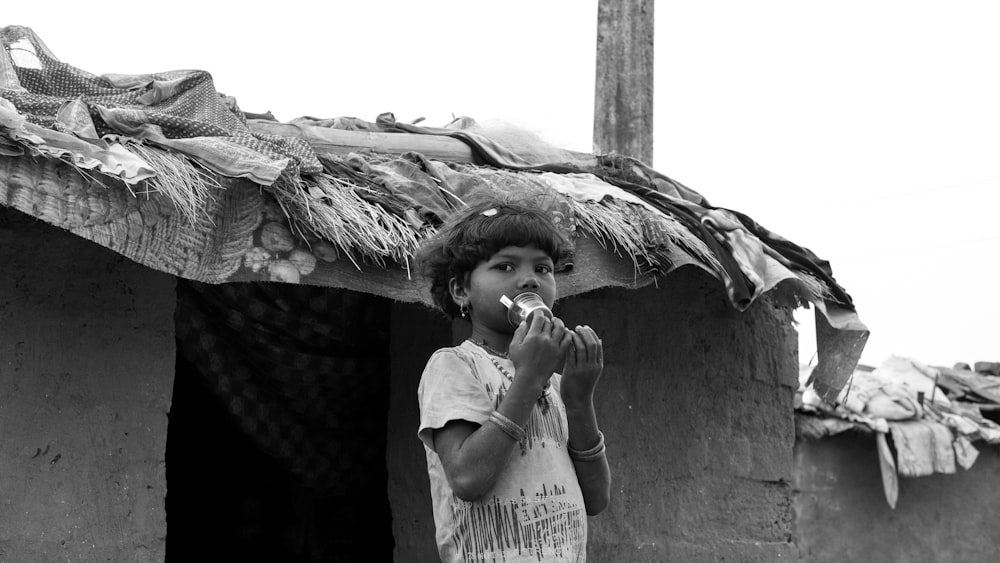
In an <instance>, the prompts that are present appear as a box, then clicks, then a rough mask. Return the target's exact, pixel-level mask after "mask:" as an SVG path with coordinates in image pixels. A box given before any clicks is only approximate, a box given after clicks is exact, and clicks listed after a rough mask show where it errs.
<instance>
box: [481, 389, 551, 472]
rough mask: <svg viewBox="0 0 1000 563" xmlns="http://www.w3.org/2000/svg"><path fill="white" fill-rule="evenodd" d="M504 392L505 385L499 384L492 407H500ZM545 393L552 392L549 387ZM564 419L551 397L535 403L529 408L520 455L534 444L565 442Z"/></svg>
mask: <svg viewBox="0 0 1000 563" xmlns="http://www.w3.org/2000/svg"><path fill="white" fill-rule="evenodd" d="M506 393H507V387H506V386H501V387H500V390H499V392H498V393H497V394H496V399H494V402H493V408H495V409H496V408H500V403H501V402H502V401H503V398H504V395H505V394H506ZM545 393H546V394H549V393H552V390H551V389H550V390H548V391H546V392H545ZM564 420H565V419H564V418H563V417H562V416H560V410H559V408H558V407H557V406H556V405H555V404H554V402H553V401H552V400H551V399H549V398H547V397H546V398H545V399H544V402H539V403H535V405H534V406H533V407H532V408H531V414H530V415H529V416H528V425H527V426H526V427H525V433H524V439H523V440H521V442H520V444H519V445H520V446H521V455H522V456H524V455H527V454H528V451H529V450H531V449H532V448H533V447H534V446H535V445H536V444H538V445H540V446H541V447H543V448H544V447H545V443H546V442H553V443H555V445H556V447H559V446H561V445H562V444H565V443H566V441H567V440H568V439H569V438H568V433H567V432H566V424H565V422H564Z"/></svg>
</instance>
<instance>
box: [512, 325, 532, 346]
mask: <svg viewBox="0 0 1000 563" xmlns="http://www.w3.org/2000/svg"><path fill="white" fill-rule="evenodd" d="M527 333H528V321H527V320H524V321H521V324H519V325H517V328H516V329H514V338H513V339H512V342H517V343H518V344H520V343H521V342H524V336H525V335H526V334H527Z"/></svg>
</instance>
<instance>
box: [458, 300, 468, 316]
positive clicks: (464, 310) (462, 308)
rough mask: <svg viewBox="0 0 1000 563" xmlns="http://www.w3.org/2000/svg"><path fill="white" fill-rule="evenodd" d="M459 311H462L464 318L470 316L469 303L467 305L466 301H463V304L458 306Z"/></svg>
mask: <svg viewBox="0 0 1000 563" xmlns="http://www.w3.org/2000/svg"><path fill="white" fill-rule="evenodd" d="M458 311H459V312H460V313H462V318H463V319H464V318H465V317H467V316H469V306H468V305H466V304H465V303H462V304H461V305H460V306H459V307H458Z"/></svg>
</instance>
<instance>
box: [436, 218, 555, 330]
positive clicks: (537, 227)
mask: <svg viewBox="0 0 1000 563" xmlns="http://www.w3.org/2000/svg"><path fill="white" fill-rule="evenodd" d="M508 246H534V247H535V248H538V249H539V250H541V251H542V252H545V253H546V254H548V255H549V257H550V258H552V262H553V263H558V262H560V261H563V260H564V259H566V258H567V257H568V254H569V246H570V245H569V241H568V240H567V239H566V237H565V236H563V234H562V233H561V232H559V229H558V228H557V227H556V226H555V224H554V223H553V222H552V219H551V218H550V217H549V215H548V214H547V213H546V212H545V211H543V210H541V209H539V208H538V207H529V206H526V205H521V204H517V203H499V202H483V203H479V204H476V205H473V206H471V207H468V208H466V209H463V210H461V211H458V212H456V213H455V214H454V215H452V216H451V217H449V218H448V219H447V220H446V221H445V223H444V225H442V227H441V229H440V230H439V231H438V233H437V234H436V235H434V236H433V237H431V238H430V239H429V240H428V241H426V242H425V243H424V244H423V246H421V248H420V250H419V251H418V253H417V265H418V268H419V271H420V273H421V274H422V275H423V276H424V277H425V278H427V279H428V280H429V281H430V293H431V299H432V300H433V302H434V304H435V305H436V306H437V307H438V308H439V309H441V311H443V312H444V313H445V314H446V315H448V316H449V317H452V318H454V317H456V316H458V315H459V313H460V311H459V307H458V305H456V304H455V302H454V301H453V300H452V298H451V292H450V290H449V287H448V283H449V281H450V280H451V279H452V278H457V279H459V280H464V279H465V277H466V276H467V275H468V274H469V273H471V272H472V270H474V269H476V266H478V265H479V264H480V263H482V262H484V261H486V260H489V259H490V257H491V256H493V255H494V254H496V253H497V252H499V251H500V250H502V249H504V248H506V247H508Z"/></svg>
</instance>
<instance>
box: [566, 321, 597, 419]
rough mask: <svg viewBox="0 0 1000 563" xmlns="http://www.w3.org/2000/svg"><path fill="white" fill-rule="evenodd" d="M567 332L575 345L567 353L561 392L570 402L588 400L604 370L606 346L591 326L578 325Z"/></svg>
mask: <svg viewBox="0 0 1000 563" xmlns="http://www.w3.org/2000/svg"><path fill="white" fill-rule="evenodd" d="M567 333H568V334H569V336H570V338H571V340H572V343H573V345H572V346H570V348H569V351H568V352H567V354H566V366H565V367H564V368H563V377H562V390H561V394H562V397H563V401H565V402H567V403H569V402H572V401H582V400H586V399H589V398H590V397H591V395H593V393H594V388H595V387H596V386H597V380H598V379H600V378H601V372H602V371H604V346H603V344H602V343H601V339H600V338H598V337H597V333H596V332H594V329H592V328H590V327H589V326H578V327H576V330H567Z"/></svg>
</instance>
